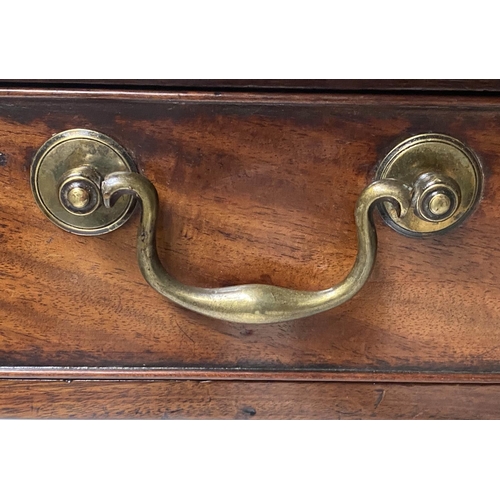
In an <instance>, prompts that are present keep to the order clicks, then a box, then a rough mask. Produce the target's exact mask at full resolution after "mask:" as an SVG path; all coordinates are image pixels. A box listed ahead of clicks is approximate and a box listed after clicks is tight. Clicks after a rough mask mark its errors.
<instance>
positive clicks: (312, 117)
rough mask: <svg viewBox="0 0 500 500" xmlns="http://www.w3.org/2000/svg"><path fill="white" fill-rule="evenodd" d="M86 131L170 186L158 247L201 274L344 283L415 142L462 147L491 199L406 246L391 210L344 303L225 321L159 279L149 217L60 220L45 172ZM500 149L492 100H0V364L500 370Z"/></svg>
mask: <svg viewBox="0 0 500 500" xmlns="http://www.w3.org/2000/svg"><path fill="white" fill-rule="evenodd" d="M70 128H90V129H94V130H97V131H100V132H102V133H104V134H107V135H109V136H111V137H113V138H114V139H115V140H116V141H118V142H119V143H120V144H121V145H123V146H124V147H125V148H126V149H127V150H128V151H129V152H130V153H131V154H132V155H133V156H134V157H135V159H136V161H137V163H138V165H139V167H140V168H141V170H142V171H143V173H144V174H145V175H147V176H148V178H150V179H151V180H152V182H153V183H154V184H155V186H156V187H157V189H158V191H159V196H160V202H161V216H160V222H159V253H160V256H161V258H162V260H163V262H164V263H165V266H166V267H167V268H168V269H169V271H170V272H171V273H172V274H173V275H175V276H176V277H177V278H178V279H180V280H181V281H183V282H186V283H189V284H193V285H195V284H196V285H200V286H224V285H231V284H239V283H251V282H255V283H272V284H275V285H280V286H285V287H290V288H298V289H308V290H315V289H319V288H325V287H328V286H331V285H332V284H334V283H336V282H337V281H339V280H341V279H342V278H343V276H344V275H345V274H346V273H347V271H348V270H349V268H350V267H351V266H352V263H353V261H354V258H355V253H356V239H355V231H354V221H353V210H354V205H355V202H356V199H357V197H358V195H359V193H360V192H361V190H362V189H363V187H364V186H366V184H367V183H369V182H370V181H371V180H372V179H373V175H374V171H375V169H376V166H377V163H378V162H379V161H380V160H381V159H382V158H383V156H384V155H385V154H386V153H387V152H388V151H389V150H390V149H391V148H392V147H394V146H395V145H396V144H397V143H398V142H399V141H401V140H403V139H405V138H407V137H409V136H411V135H414V134H418V133H422V132H439V133H444V134H449V135H452V136H454V137H456V138H457V139H460V140H462V141H464V142H465V143H466V144H467V145H468V146H469V147H471V148H472V149H473V150H474V151H475V152H476V153H477V155H478V156H479V158H480V160H481V162H482V164H483V166H484V170H485V175H486V182H485V191H484V197H483V200H482V202H481V204H480V206H479V208H478V209H477V211H476V212H475V214H474V215H473V216H472V217H471V218H470V219H469V220H468V221H467V222H466V224H465V225H464V226H463V227H461V228H459V229H457V230H455V231H453V232H452V233H449V234H446V235H444V236H437V237H433V238H429V239H420V240H414V239H408V238H405V237H403V236H401V235H398V234H396V233H395V232H394V231H392V230H391V229H389V228H388V227H386V226H385V225H384V224H383V223H381V221H380V219H379V218H377V228H378V235H379V255H378V258H377V263H376V267H375V271H374V273H373V275H372V278H371V280H370V282H369V283H368V284H367V285H366V286H365V287H364V289H363V290H362V291H361V292H360V294H359V295H358V296H357V297H355V298H354V299H353V300H351V301H350V302H348V303H347V304H344V305H343V306H341V307H339V308H337V309H335V310H332V311H330V312H327V313H323V314H321V315H318V316H314V317H311V318H307V319H304V320H298V321H294V322H289V323H283V324H277V325H260V326H252V327H248V326H245V325H236V324H228V323H223V322H219V321H217V320H211V319H207V318H204V317H202V316H199V315H197V314H194V313H190V312H188V311H185V310H183V309H180V308H178V307H176V306H174V305H172V304H170V303H169V302H168V301H166V300H165V299H163V298H162V297H161V296H159V295H157V294H156V293H155V292H154V291H153V290H152V289H150V287H149V286H148V285H146V284H145V282H144V281H143V278H142V276H141V275H140V272H139V270H138V268H137V264H136V260H135V233H136V226H137V215H136V216H135V218H133V219H132V220H131V221H130V222H129V223H128V224H127V225H126V226H125V227H123V228H121V229H120V230H119V231H116V232H115V233H113V234H109V235H106V236H102V237H94V238H85V237H78V236H74V235H70V234H67V233H65V232H63V231H61V230H60V229H58V228H56V227H55V226H54V225H52V224H51V223H50V222H49V221H48V220H47V219H45V218H44V216H43V214H42V213H41V211H40V210H39V208H38V207H37V206H36V204H35V202H34V200H33V197H32V195H31V192H30V188H29V165H30V163H31V160H32V158H33V155H34V153H35V152H36V150H37V149H38V148H39V147H40V146H41V145H42V144H43V143H44V142H45V141H46V140H47V139H48V138H49V137H50V136H51V135H52V134H55V133H57V132H60V131H62V130H65V129H70ZM499 158H500V99H499V98H496V97H485V96H479V97H473V96H472V97H458V96H449V97H434V96H425V95H415V96H401V95H400V96H389V95H383V96H382V95H381V96H368V95H339V96H332V95H325V96H323V95H311V96H309V95H289V94H262V95H261V94H258V95H256V94H238V93H231V94H224V93H222V94H215V93H169V92H161V91H154V92H153V91H152V92H142V91H133V92H128V91H116V92H114V91H102V92H101V91H98V90H94V91H91V92H83V91H82V92H78V91H75V92H73V91H69V90H66V91H64V92H56V91H41V90H25V91H21V90H19V91H18V90H10V91H9V90H6V91H1V92H0V188H1V190H2V196H1V197H0V245H1V249H2V253H1V258H0V280H1V281H0V283H1V286H2V294H1V295H0V311H1V312H0V365H2V366H3V367H12V366H39V367H51V366H54V367H68V366H72V367H88V366H92V367H160V368H161V367H164V368H168V369H170V370H173V371H175V370H182V369H184V368H189V369H196V370H204V369H221V370H223V369H231V370H235V371H238V370H241V371H242V372H244V371H245V370H253V371H255V370H268V371H282V372H287V371H290V372H298V371H300V372H301V373H302V372H310V371H314V370H322V371H324V372H326V373H331V374H332V377H335V374H338V373H346V372H351V373H353V374H356V373H364V374H368V375H367V376H370V374H372V375H373V377H374V378H376V377H377V374H378V373H384V374H387V373H389V374H390V373H394V374H395V377H396V379H397V377H399V374H401V377H402V378H404V377H406V378H405V380H408V374H410V375H411V374H412V373H414V374H416V375H417V374H419V373H422V372H426V373H431V374H432V373H434V374H437V375H439V374H442V373H463V374H470V375H473V376H475V375H481V374H483V375H484V374H486V375H491V374H498V373H500V352H499V347H500V342H499V335H500V332H499V329H498V325H499V320H500V305H499V304H500V285H499V283H500V280H499V278H500V260H499V257H500V239H499V238H500V236H499V234H500V233H499V224H500V223H499V216H500V209H499V199H498V197H499V196H500V195H499V193H500V171H499V167H500V160H499ZM403 375H404V376H403ZM353 377H355V375H353Z"/></svg>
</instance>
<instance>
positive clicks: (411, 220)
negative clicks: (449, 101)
mask: <svg viewBox="0 0 500 500" xmlns="http://www.w3.org/2000/svg"><path fill="white" fill-rule="evenodd" d="M428 172H432V173H434V174H437V175H438V176H443V178H448V179H451V180H452V181H454V185H456V186H458V188H459V191H460V199H459V202H458V206H457V207H456V209H455V211H454V213H453V215H452V216H450V217H449V218H447V219H445V220H441V221H431V220H425V219H423V218H422V217H420V216H419V215H418V211H417V210H415V207H412V208H411V209H410V210H408V212H407V213H406V214H405V215H404V216H403V217H401V218H399V217H398V214H397V212H396V210H395V208H394V207H393V206H392V205H391V204H390V203H383V204H382V205H381V212H382V216H383V217H384V219H385V221H386V222H387V224H389V225H390V226H391V227H392V228H394V229H395V230H396V231H398V232H400V233H403V234H405V235H407V236H422V235H431V234H436V233H438V232H441V231H445V230H449V229H451V228H452V227H455V226H457V225H458V224H460V223H462V222H463V221H464V219H465V218H466V217H467V216H468V215H470V213H471V212H472V210H473V209H474V207H475V206H476V204H477V202H478V201H479V198H480V197H481V192H482V186H483V173H482V169H481V165H480V163H479V160H478V159H477V158H476V156H475V154H474V153H473V152H472V151H471V150H470V149H468V148H467V147H466V146H465V145H464V144H462V143H461V142H460V141H458V140H456V139H454V138H453V137H449V136H447V135H442V134H422V135H417V136H414V137H411V138H409V139H407V140H406V141H403V142H402V143H400V144H399V145H398V146H396V147H395V148H394V149H393V150H392V151H391V152H390V153H389V154H388V155H387V156H386V157H385V158H384V160H383V161H382V163H381V164H380V166H379V168H378V170H377V174H376V178H377V179H398V180H400V181H402V182H404V183H405V184H407V185H408V186H411V187H413V186H414V185H415V183H416V181H417V179H418V178H419V177H420V176H422V175H423V174H425V173H428Z"/></svg>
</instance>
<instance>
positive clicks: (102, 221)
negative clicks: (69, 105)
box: [31, 129, 137, 236]
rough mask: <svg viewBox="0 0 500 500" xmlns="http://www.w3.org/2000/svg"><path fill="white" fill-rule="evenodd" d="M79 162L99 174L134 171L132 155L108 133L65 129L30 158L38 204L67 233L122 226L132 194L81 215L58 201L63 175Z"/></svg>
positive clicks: (92, 232)
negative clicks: (110, 206)
mask: <svg viewBox="0 0 500 500" xmlns="http://www.w3.org/2000/svg"><path fill="white" fill-rule="evenodd" d="M82 166H86V167H90V168H93V169H95V170H96V171H97V172H98V173H99V174H100V176H101V177H102V178H104V177H105V176H106V175H107V174H110V173H112V172H137V167H136V166H135V163H134V161H133V160H132V158H131V157H130V156H129V155H128V153H127V152H126V151H125V150H124V149H123V148H122V147H121V146H120V145H119V144H117V143H116V142H115V141H114V140H113V139H111V138H110V137H108V136H106V135H104V134H101V133H99V132H94V131H92V130H85V129H74V130H66V131H64V132H61V133H59V134H57V135H55V136H53V137H52V138H50V139H49V140H48V141H47V142H46V143H45V144H44V145H43V146H42V147H41V148H40V149H39V150H38V151H37V153H36V155H35V158H34V159H33V163H32V165H31V189H32V191H33V195H34V197H35V200H36V202H37V204H38V206H39V207H40V208H41V210H42V211H43V212H44V214H45V215H46V216H47V217H48V218H49V219H50V220H51V221H52V222H53V223H54V224H56V225H57V226H59V227H60V228H62V229H64V230H66V231H69V232H70V233H75V234H81V235H89V236H92V235H98V234H104V233H108V232H110V231H113V230H114V229H117V228H118V227H120V226H122V225H123V224H124V223H125V222H126V221H127V220H128V219H129V217H130V215H131V214H132V211H133V209H134V206H135V198H134V197H133V196H131V195H126V196H123V197H121V198H120V199H119V200H118V201H117V202H116V203H115V204H114V205H113V207H112V208H106V207H105V206H104V205H101V206H99V207H98V208H97V209H96V210H95V211H93V212H92V213H90V214H88V215H84V216H82V215H77V214H74V213H71V212H69V211H68V210H67V209H66V208H64V206H63V205H62V204H61V201H60V198H59V187H60V183H61V181H62V180H63V179H64V175H65V174H66V173H67V172H69V171H71V170H73V169H75V168H79V167H82Z"/></svg>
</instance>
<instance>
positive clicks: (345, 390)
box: [0, 381, 500, 420]
mask: <svg viewBox="0 0 500 500" xmlns="http://www.w3.org/2000/svg"><path fill="white" fill-rule="evenodd" d="M0 418H36V419H43V418H64V419H72V418H78V419H195V418H196V419H199V418H204V419H267V420H269V419H479V418H481V419H498V418H500V386H499V385H490V386H483V385H448V384H446V385H444V384H443V385H432V384H367V383H334V382H321V383H285V382H274V383H273V382H213V381H211V382H210V381H206V382H195V381H183V382H179V381H164V382H103V381H101V382H84V381H73V382H63V381H60V382H44V381H29V382H27V381H26V382H20V381H17V382H13V381H0Z"/></svg>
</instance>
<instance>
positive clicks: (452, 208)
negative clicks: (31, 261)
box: [31, 130, 482, 324]
mask: <svg viewBox="0 0 500 500" xmlns="http://www.w3.org/2000/svg"><path fill="white" fill-rule="evenodd" d="M96 151H97V152H96ZM430 167H432V168H430ZM376 177H377V178H376V180H374V181H373V182H372V183H371V184H369V185H368V186H367V187H366V188H365V189H364V190H363V191H362V193H361V194H360V196H359V198H358V200H357V203H356V208H355V223H356V229H357V238H358V254H357V257H356V261H355V263H354V265H353V267H352V269H351V271H350V272H349V274H348V275H347V276H346V278H345V279H344V280H343V281H341V282H340V283H338V284H336V285H334V286H333V287H331V288H328V289H326V290H321V291H316V292H311V291H300V290H290V289H286V288H282V287H278V286H272V285H259V284H248V285H238V286H230V287H223V288H200V287H194V286H188V285H184V284H182V283H180V282H179V281H177V280H176V279H175V278H173V277H172V276H170V275H169V273H168V272H167V271H166V270H165V268H164V267H163V265H162V263H161V262H160V259H159V257H158V253H157V250H156V236H155V231H156V220H157V216H158V196H157V192H156V189H155V187H154V186H153V184H152V183H151V182H150V181H149V180H148V179H147V178H146V177H144V176H143V175H141V174H139V173H137V169H136V167H135V165H134V164H133V162H132V160H131V158H130V157H129V156H128V155H127V154H126V152H125V151H124V150H123V149H122V148H121V147H120V146H119V145H118V144H117V143H115V142H114V141H113V140H112V139H110V138H109V137H107V136H104V135H102V134H99V133H97V132H93V131H88V130H70V131H66V132H63V133H61V134H58V135H57V136H54V137H53V138H52V139H50V140H49V141H47V142H46V143H45V144H44V145H43V146H42V148H41V149H40V150H39V151H38V153H37V155H36V156H35V159H34V161H33V164H32V168H31V182H32V189H33V193H34V196H35V199H36V201H37V203H38V204H39V206H40V207H41V208H42V210H43V211H44V213H45V214H46V215H47V216H48V217H49V218H50V219H51V220H52V221H53V222H54V223H56V224H57V225H58V226H60V227H62V228H63V229H66V230H68V231H70V232H74V233H77V234H87V235H92V234H103V233H105V232H108V231H111V230H113V229H116V228H117V227H119V226H120V225H121V224H123V223H124V222H125V221H126V219H127V218H128V217H129V215H130V213H131V211H132V209H133V206H134V200H135V199H138V200H140V202H141V204H142V213H141V220H140V226H139V232H138V237H137V258H138V262H139V267H140V270H141V272H142V274H143V276H144V278H145V279H146V281H147V282H148V283H149V284H150V285H151V286H152V287H153V288H154V289H155V290H156V291H157V292H159V293H161V294H162V295H164V296H165V297H167V298H168V299H170V300H171V301H173V302H175V303H176V304H179V305H180V306H183V307H185V308H187V309H190V310H192V311H196V312H198V313H200V314H204V315H205V316H210V317H213V318H217V319H221V320H226V321H230V322H240V323H246V324H252V323H253V324H256V323H275V322H281V321H289V320H294V319H298V318H303V317H306V316H311V315H313V314H317V313H320V312H323V311H326V310H328V309H331V308H333V307H336V306H339V305H340V304H342V303H344V302H346V301H347V300H349V299H350V298H352V297H353V296H354V295H355V294H356V293H358V292H359V290H360V289H361V288H362V287H363V285H364V284H365V283H366V281H367V280H368V278H369V276H370V273H371V271H372V269H373V266H374V263H375V257H376V252H377V235H376V229H375V225H374V223H373V220H372V210H373V207H374V206H375V205H376V204H380V205H381V208H382V211H383V215H384V218H385V219H386V221H387V223H388V224H389V225H391V226H392V227H394V228H395V229H396V230H398V231H399V232H401V233H403V234H405V235H413V236H415V235H422V234H424V235H425V234H436V233H439V232H441V231H444V230H447V229H450V228H452V227H454V226H456V225H458V224H460V223H461V222H463V220H464V219H465V218H466V217H467V215H468V214H470V212H471V211H472V210H473V208H474V206H475V205H476V203H477V201H478V200H479V198H480V195H481V189H482V170H481V167H480V164H479V162H478V160H477V158H476V157H475V155H474V154H473V153H472V152H471V151H470V150H469V149H468V148H466V147H465V146H464V145H463V144H462V143H460V142H459V141H457V140H455V139H453V138H451V137H448V136H444V135H438V134H425V135H421V136H415V137H412V138H410V139H408V140H406V141H404V142H402V143H401V144H399V145H398V146H397V147H396V148H395V149H393V150H392V151H391V152H390V153H389V154H388V155H387V157H386V158H385V159H384V160H383V161H382V163H381V164H380V166H379V168H378V170H377V176H376ZM54 178H55V179H57V182H55V183H54V181H53V179H54ZM48 179H49V180H48ZM50 179H51V180H50Z"/></svg>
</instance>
